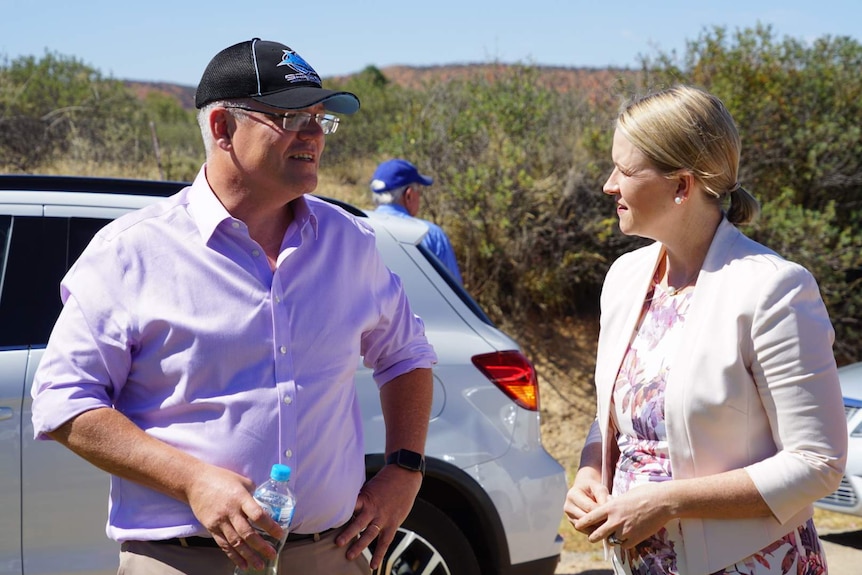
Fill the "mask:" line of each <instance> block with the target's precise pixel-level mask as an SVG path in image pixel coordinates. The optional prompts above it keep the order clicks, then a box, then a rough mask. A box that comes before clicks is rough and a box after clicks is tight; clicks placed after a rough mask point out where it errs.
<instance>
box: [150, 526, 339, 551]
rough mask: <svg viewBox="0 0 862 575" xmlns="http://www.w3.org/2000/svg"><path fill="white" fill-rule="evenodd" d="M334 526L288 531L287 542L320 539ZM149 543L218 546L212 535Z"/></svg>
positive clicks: (315, 540)
mask: <svg viewBox="0 0 862 575" xmlns="http://www.w3.org/2000/svg"><path fill="white" fill-rule="evenodd" d="M335 529H337V528H336V527H333V528H331V529H327V530H326V531H321V532H319V533H288V534H287V543H294V542H296V541H314V542H317V541H320V539H321V537H324V536H325V535H327V534H328V533H329V532H330V531H335ZM150 543H163V544H165V545H178V546H180V547H214V548H218V543H216V540H215V539H213V538H212V537H174V538H172V539H159V540H157V541H150Z"/></svg>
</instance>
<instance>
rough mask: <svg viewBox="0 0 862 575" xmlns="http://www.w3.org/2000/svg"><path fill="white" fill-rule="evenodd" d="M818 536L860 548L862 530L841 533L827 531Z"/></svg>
mask: <svg viewBox="0 0 862 575" xmlns="http://www.w3.org/2000/svg"><path fill="white" fill-rule="evenodd" d="M820 538H821V539H823V540H824V541H829V542H830V543H835V544H836V545H843V546H844V547H852V548H853V549H862V530H859V531H844V532H843V533H828V534H824V535H820Z"/></svg>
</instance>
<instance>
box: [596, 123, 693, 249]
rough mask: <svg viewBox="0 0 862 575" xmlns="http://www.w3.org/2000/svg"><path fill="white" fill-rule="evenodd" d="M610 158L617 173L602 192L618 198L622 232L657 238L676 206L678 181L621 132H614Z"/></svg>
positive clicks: (614, 172) (607, 182) (612, 174)
mask: <svg viewBox="0 0 862 575" xmlns="http://www.w3.org/2000/svg"><path fill="white" fill-rule="evenodd" d="M611 155H612V157H613V161H614V171H613V172H611V175H610V176H609V177H608V180H607V181H606V182H605V185H604V187H603V188H602V191H603V192H604V193H606V194H608V195H611V196H616V203H617V216H619V218H620V231H622V232H623V233H624V234H626V235H637V236H641V237H645V238H650V239H658V236H660V235H661V234H662V230H664V229H667V226H668V225H670V220H669V216H670V215H671V212H672V210H673V208H674V207H676V204H674V201H673V199H674V193H675V191H676V189H677V184H678V182H677V180H676V179H673V178H667V177H665V175H664V174H662V173H661V172H660V171H659V170H658V169H657V168H655V167H654V166H653V165H652V162H650V160H649V159H648V158H647V157H646V156H645V155H644V154H643V153H642V152H641V151H640V150H638V149H637V148H636V147H635V146H634V145H633V144H632V143H631V142H630V141H629V140H628V139H627V138H626V137H625V136H624V135H622V133H620V131H619V130H617V131H616V132H615V133H614V145H613V151H612V153H611Z"/></svg>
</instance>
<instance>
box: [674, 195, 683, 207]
mask: <svg viewBox="0 0 862 575" xmlns="http://www.w3.org/2000/svg"><path fill="white" fill-rule="evenodd" d="M673 203H675V204H676V205H680V204H681V203H682V197H681V196H677V197H675V198H674V199H673Z"/></svg>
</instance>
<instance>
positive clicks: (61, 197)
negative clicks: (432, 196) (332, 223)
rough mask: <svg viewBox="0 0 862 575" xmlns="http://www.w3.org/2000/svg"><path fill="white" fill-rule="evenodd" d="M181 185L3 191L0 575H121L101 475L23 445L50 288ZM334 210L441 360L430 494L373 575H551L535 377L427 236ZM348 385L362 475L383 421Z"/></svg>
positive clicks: (67, 457)
mask: <svg viewBox="0 0 862 575" xmlns="http://www.w3.org/2000/svg"><path fill="white" fill-rule="evenodd" d="M183 185H184V184H182V183H178V182H151V181H137V180H119V179H100V178H73V177H65V176H0V245H2V250H0V575H7V574H10V575H11V574H15V575H37V574H38V575H42V574H60V573H64V574H67V573H87V574H113V573H116V570H117V561H118V559H117V558H118V546H117V544H116V543H114V542H113V541H110V540H108V539H107V537H106V536H105V521H106V517H107V495H108V493H107V492H108V476H107V475H106V474H105V473H104V472H102V471H99V470H98V469H96V468H95V467H93V466H92V465H90V464H89V463H87V462H85V461H84V460H82V459H80V458H78V457H77V456H76V455H74V454H73V453H71V452H70V451H68V450H67V449H65V448H64V447H62V446H60V445H58V444H56V443H54V442H50V441H38V442H37V441H35V440H33V427H32V424H31V422H30V385H31V382H32V378H33V373H34V371H35V370H36V366H37V364H38V362H39V360H40V358H41V356H42V353H43V351H44V347H45V344H46V342H47V340H48V335H49V333H50V331H51V328H52V327H53V324H54V321H55V320H56V317H57V315H58V314H59V311H60V306H61V304H60V299H59V289H58V286H59V282H60V279H61V278H62V276H63V275H64V274H65V272H66V270H67V269H68V267H69V266H70V265H71V264H72V263H73V262H74V261H75V259H76V258H77V257H78V255H79V254H80V253H81V251H82V250H83V249H84V247H85V246H86V244H87V243H88V242H89V241H90V238H91V237H92V236H93V234H94V233H95V232H96V231H97V230H98V229H99V228H101V227H102V226H103V225H104V224H105V223H106V222H107V221H108V220H110V219H113V218H115V217H117V216H118V215H120V214H123V213H125V212H127V211H129V210H132V209H135V208H139V207H142V206H144V205H146V204H148V203H150V202H152V201H154V200H156V199H158V198H159V197H164V196H168V195H171V194H173V193H175V192H176V191H177V190H179V189H180V188H181V187H182V186H183ZM334 203H336V204H338V205H341V206H342V207H343V208H344V209H346V210H348V211H350V212H351V213H353V214H354V215H356V216H357V217H367V218H368V221H369V222H370V223H371V225H372V226H373V227H374V229H375V231H376V234H377V244H378V247H379V248H380V251H381V252H382V254H383V257H384V259H385V261H386V263H387V264H388V265H389V267H390V268H391V269H392V270H393V271H395V272H396V273H397V274H398V275H399V276H401V278H402V280H403V282H404V285H405V287H406V289H407V292H408V295H409V298H410V303H411V305H412V307H413V309H414V311H415V312H416V313H417V314H419V315H420V316H421V317H422V318H423V320H424V321H425V326H426V333H427V335H428V338H429V340H430V341H431V343H432V344H433V345H434V347H435V349H436V351H437V354H438V356H439V364H438V365H437V366H436V367H435V369H434V404H433V408H432V415H431V422H430V427H429V434H428V441H427V445H426V454H427V460H428V461H427V472H426V476H425V480H424V482H423V485H422V490H421V491H420V493H419V497H418V499H417V501H416V504H415V505H414V507H413V511H412V512H411V514H410V516H409V517H408V518H407V520H406V521H405V523H404V525H403V526H402V528H401V530H400V532H399V536H398V537H397V538H396V540H395V541H394V542H393V544H392V546H391V548H390V553H389V556H388V558H387V561H386V562H385V564H384V566H383V568H381V570H380V573H385V574H386V575H390V574H391V575H396V574H397V575H408V574H411V573H422V574H424V575H444V574H448V575H479V574H491V573H494V574H500V575H528V574H529V575H550V574H552V573H553V572H554V570H555V568H556V565H557V562H558V559H559V555H560V550H561V548H562V538H561V537H560V536H559V534H558V532H557V530H558V528H559V525H560V520H561V518H562V516H561V509H562V504H563V501H564V499H565V492H566V478H565V472H564V470H563V469H562V467H561V466H560V465H559V463H557V461H556V460H554V459H553V458H552V457H551V456H550V455H549V454H548V453H547V452H546V451H545V450H544V448H543V447H542V444H541V439H540V431H539V412H538V386H537V384H536V377H535V373H534V371H533V367H532V365H531V364H530V362H529V361H528V360H527V358H525V357H524V356H523V355H522V354H521V352H520V351H519V349H518V346H517V344H516V343H515V342H514V341H512V339H510V338H509V337H508V336H506V335H505V334H504V333H502V332H501V331H500V330H498V329H497V328H495V327H494V325H493V324H492V323H491V321H490V320H489V319H488V318H487V316H486V315H485V314H484V313H483V312H482V310H481V309H480V308H479V307H478V305H477V304H476V303H475V302H474V301H473V299H472V298H471V297H470V296H469V295H468V294H467V293H466V292H465V291H464V290H463V289H461V288H460V287H459V286H458V285H457V284H456V283H455V282H454V281H452V279H451V278H450V277H449V275H448V273H447V272H446V271H445V268H444V266H443V265H442V264H441V263H440V262H439V261H438V260H437V259H436V258H435V257H434V256H433V255H431V254H430V253H429V252H427V251H426V250H425V249H423V248H422V247H421V245H419V241H420V239H421V237H422V234H423V233H424V226H422V225H421V224H417V223H415V222H411V221H405V220H404V219H389V218H385V217H380V216H377V215H375V214H374V213H368V214H366V213H365V212H363V211H361V210H358V209H356V208H354V207H352V206H349V205H346V204H343V203H341V202H334ZM357 361H359V358H357ZM356 385H357V389H358V391H359V397H360V402H361V406H362V414H363V420H364V429H365V442H366V468H367V473H368V475H369V476H370V475H371V474H373V473H375V472H376V471H377V470H378V469H380V467H381V466H382V465H383V456H382V452H383V446H384V436H383V420H382V416H381V412H380V403H379V394H378V392H377V388H376V386H375V385H374V383H373V381H372V379H371V374H370V372H369V371H368V370H366V369H364V368H362V369H360V372H359V374H358V377H357V381H356Z"/></svg>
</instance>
